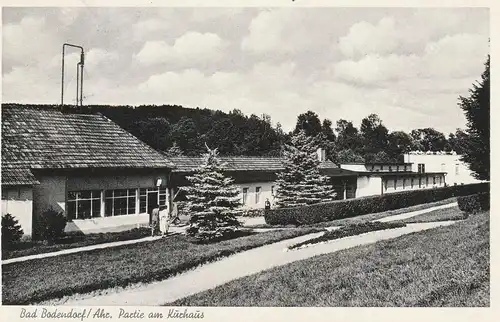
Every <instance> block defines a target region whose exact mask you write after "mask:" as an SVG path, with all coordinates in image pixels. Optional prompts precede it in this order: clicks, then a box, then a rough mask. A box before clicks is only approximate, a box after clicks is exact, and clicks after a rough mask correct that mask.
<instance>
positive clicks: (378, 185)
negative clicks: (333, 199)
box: [356, 175, 382, 198]
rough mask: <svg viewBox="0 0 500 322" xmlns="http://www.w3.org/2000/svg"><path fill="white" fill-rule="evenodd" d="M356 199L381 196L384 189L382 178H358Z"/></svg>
mask: <svg viewBox="0 0 500 322" xmlns="http://www.w3.org/2000/svg"><path fill="white" fill-rule="evenodd" d="M356 184H357V188H356V198H359V197H365V196H374V195H380V194H381V189H382V178H380V177H373V176H361V175H360V176H358V178H357V182H356Z"/></svg>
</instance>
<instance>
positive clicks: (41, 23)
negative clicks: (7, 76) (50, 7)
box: [2, 16, 60, 66]
mask: <svg viewBox="0 0 500 322" xmlns="http://www.w3.org/2000/svg"><path fill="white" fill-rule="evenodd" d="M45 27H46V20H45V18H44V17H36V16H26V17H24V18H23V19H22V20H21V21H20V22H19V23H11V24H6V25H4V26H3V30H2V36H3V44H2V61H3V63H4V66H5V64H7V65H11V64H22V65H34V64H36V63H38V61H40V60H43V59H44V58H46V56H47V49H50V48H51V47H52V46H54V47H55V43H56V41H55V38H54V37H53V35H51V34H50V33H46V32H44V31H45ZM57 48H60V46H58V47H57Z"/></svg>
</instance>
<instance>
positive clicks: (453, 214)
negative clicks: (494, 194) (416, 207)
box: [398, 207, 469, 224]
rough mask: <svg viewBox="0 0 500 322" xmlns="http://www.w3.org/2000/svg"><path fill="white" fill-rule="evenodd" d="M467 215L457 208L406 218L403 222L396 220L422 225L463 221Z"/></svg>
mask: <svg viewBox="0 0 500 322" xmlns="http://www.w3.org/2000/svg"><path fill="white" fill-rule="evenodd" d="M468 217H469V215H467V214H466V213H464V212H462V211H461V210H460V209H458V207H450V208H446V209H438V210H434V211H431V212H427V213H425V214H421V215H417V216H415V217H410V218H406V219H403V220H400V221H399V220H398V222H404V223H407V224H411V223H424V222H435V221H448V220H464V219H467V218H468Z"/></svg>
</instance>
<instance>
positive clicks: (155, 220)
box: [151, 204, 160, 237]
mask: <svg viewBox="0 0 500 322" xmlns="http://www.w3.org/2000/svg"><path fill="white" fill-rule="evenodd" d="M159 225H160V208H159V207H158V205H157V204H155V205H154V206H153V210H151V237H154V236H155V235H156V232H157V231H158V228H159Z"/></svg>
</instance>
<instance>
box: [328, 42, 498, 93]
mask: <svg viewBox="0 0 500 322" xmlns="http://www.w3.org/2000/svg"><path fill="white" fill-rule="evenodd" d="M488 51H489V50H488V39H487V38H486V37H484V36H482V35H474V34H457V35H453V36H446V37H443V38H441V39H439V40H438V41H435V42H430V43H428V44H427V45H426V47H425V50H424V52H423V54H422V55H415V54H412V55H397V54H390V55H386V56H383V55H380V54H367V55H365V56H364V57H363V58H362V59H360V60H358V61H355V60H343V61H340V62H338V63H335V64H334V66H333V67H332V69H333V74H334V76H335V77H336V78H338V79H341V80H344V81H348V82H353V83H358V84H365V85H366V84H368V85H373V86H387V83H386V82H387V81H395V82H399V81H401V80H404V79H408V78H420V79H421V81H425V80H428V79H435V80H436V81H440V82H442V81H446V80H451V79H455V78H464V77H477V75H480V74H481V72H482V69H483V64H484V62H485V60H486V56H487V54H488ZM451 57H453V59H451ZM389 86H390V85H389ZM394 86H396V85H394Z"/></svg>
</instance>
